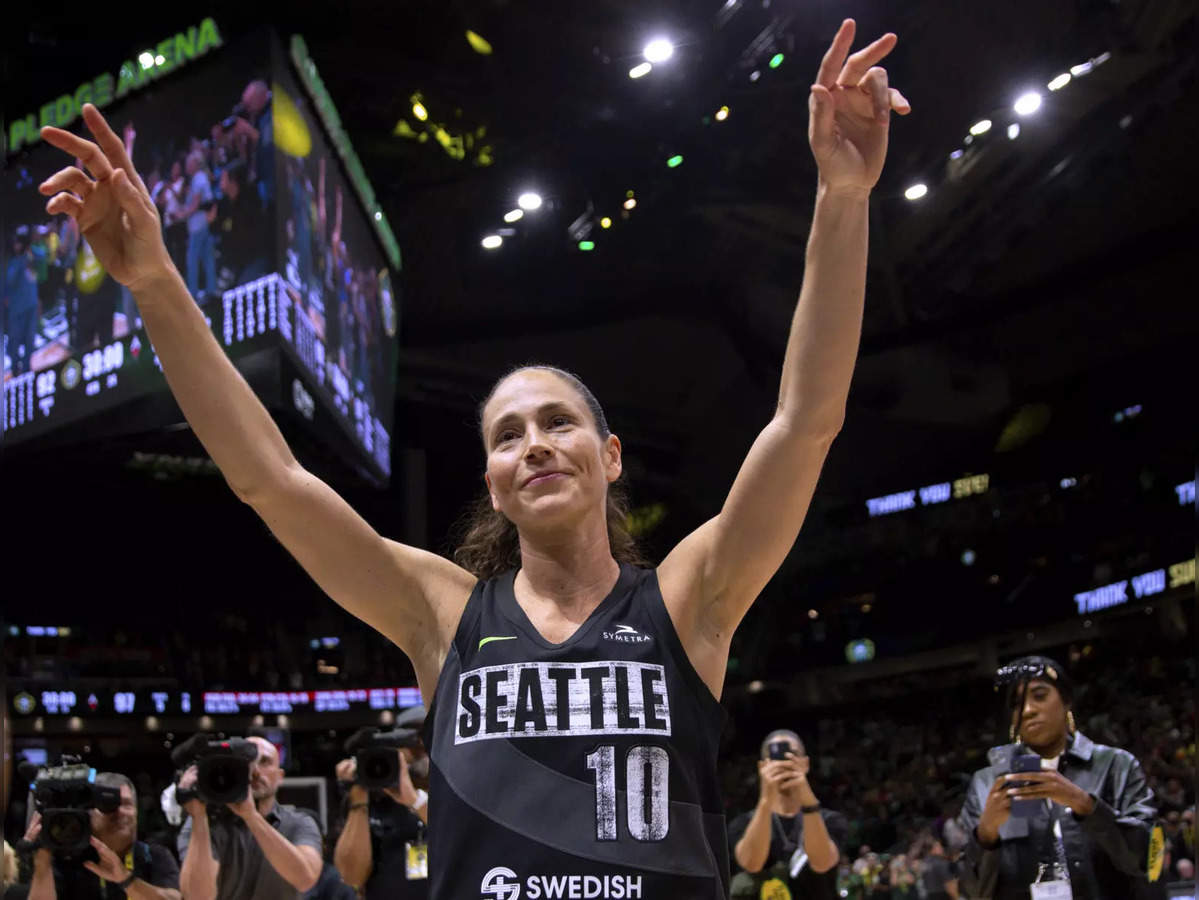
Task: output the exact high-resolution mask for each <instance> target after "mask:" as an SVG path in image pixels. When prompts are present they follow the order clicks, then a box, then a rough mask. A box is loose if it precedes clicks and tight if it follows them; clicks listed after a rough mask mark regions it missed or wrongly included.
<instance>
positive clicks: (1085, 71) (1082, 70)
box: [1070, 59, 1095, 78]
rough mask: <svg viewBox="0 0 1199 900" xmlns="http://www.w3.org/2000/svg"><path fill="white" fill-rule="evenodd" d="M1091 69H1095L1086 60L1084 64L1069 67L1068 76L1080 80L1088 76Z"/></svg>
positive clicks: (1093, 65)
mask: <svg viewBox="0 0 1199 900" xmlns="http://www.w3.org/2000/svg"><path fill="white" fill-rule="evenodd" d="M1093 68H1095V64H1094V63H1093V62H1091V61H1090V60H1089V59H1088V60H1087V61H1086V62H1084V63H1079V64H1078V65H1076V66H1071V67H1070V74H1071V75H1073V76H1074V77H1075V78H1082V76H1083V75H1089V74H1090V73H1091V69H1093Z"/></svg>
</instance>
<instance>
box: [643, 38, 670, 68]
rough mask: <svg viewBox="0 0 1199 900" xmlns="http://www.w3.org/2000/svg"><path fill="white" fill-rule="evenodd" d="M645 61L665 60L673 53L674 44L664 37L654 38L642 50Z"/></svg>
mask: <svg viewBox="0 0 1199 900" xmlns="http://www.w3.org/2000/svg"><path fill="white" fill-rule="evenodd" d="M642 53H643V54H644V55H645V58H646V60H647V61H649V62H652V63H660V62H666V60H668V59H670V57H672V56H673V55H674V44H672V43H670V41H668V40H667V39H666V38H664V37H658V38H654V39H653V40H652V41H650V42H649V43H648V44H646V45H645V49H644V50H643V51H642Z"/></svg>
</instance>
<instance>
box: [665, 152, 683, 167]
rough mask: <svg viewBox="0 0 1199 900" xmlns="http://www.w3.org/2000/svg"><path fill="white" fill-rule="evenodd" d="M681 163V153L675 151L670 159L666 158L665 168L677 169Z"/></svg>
mask: <svg viewBox="0 0 1199 900" xmlns="http://www.w3.org/2000/svg"><path fill="white" fill-rule="evenodd" d="M682 164H683V154H681V153H676V154H675V155H674V156H672V157H671V158H670V159H668V160H666V166H667V168H671V169H677V168H678V167H679V166H681V165H682Z"/></svg>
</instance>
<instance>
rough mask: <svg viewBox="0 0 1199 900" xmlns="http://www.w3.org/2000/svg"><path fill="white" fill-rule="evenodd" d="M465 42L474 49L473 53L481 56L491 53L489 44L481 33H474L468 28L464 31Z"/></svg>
mask: <svg viewBox="0 0 1199 900" xmlns="http://www.w3.org/2000/svg"><path fill="white" fill-rule="evenodd" d="M466 42H467V43H468V44H470V49H472V50H474V51H475V53H478V54H479V55H481V56H490V55H491V44H490V43H488V41H487V38H485V37H483V36H482V35H481V34H475V32H473V31H471V30H469V29H468V30H467V32H466Z"/></svg>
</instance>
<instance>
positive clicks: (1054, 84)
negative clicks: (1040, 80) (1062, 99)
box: [1046, 72, 1070, 91]
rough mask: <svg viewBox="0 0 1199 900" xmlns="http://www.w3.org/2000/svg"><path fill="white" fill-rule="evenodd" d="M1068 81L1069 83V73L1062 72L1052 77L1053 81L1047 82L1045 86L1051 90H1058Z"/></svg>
mask: <svg viewBox="0 0 1199 900" xmlns="http://www.w3.org/2000/svg"><path fill="white" fill-rule="evenodd" d="M1069 83H1070V73H1069V72H1063V73H1062V74H1061V75H1059V76H1057V78H1055V79H1053V81H1051V82H1049V84H1048V85H1046V87H1048V88H1049V90H1051V91H1060V90H1061V89H1062V88H1064V87H1065V86H1066V85H1068V84H1069Z"/></svg>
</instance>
